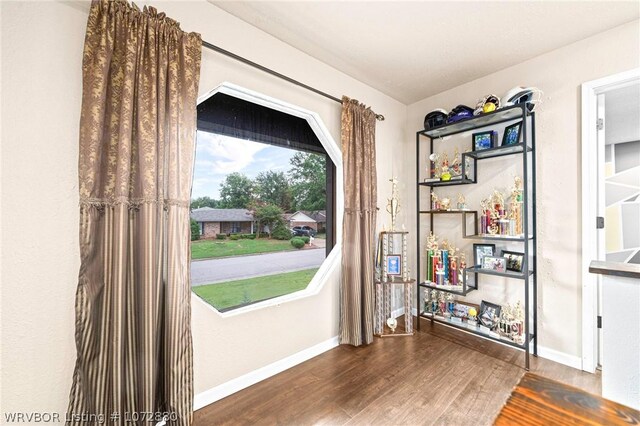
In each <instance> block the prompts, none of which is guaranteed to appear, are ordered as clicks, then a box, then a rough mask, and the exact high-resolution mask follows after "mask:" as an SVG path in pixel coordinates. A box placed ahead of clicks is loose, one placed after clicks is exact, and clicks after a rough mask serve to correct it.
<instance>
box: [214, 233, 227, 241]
mask: <svg viewBox="0 0 640 426" xmlns="http://www.w3.org/2000/svg"><path fill="white" fill-rule="evenodd" d="M216 238H217V239H219V240H226V239H227V236H226V235H224V234H218V235H216Z"/></svg>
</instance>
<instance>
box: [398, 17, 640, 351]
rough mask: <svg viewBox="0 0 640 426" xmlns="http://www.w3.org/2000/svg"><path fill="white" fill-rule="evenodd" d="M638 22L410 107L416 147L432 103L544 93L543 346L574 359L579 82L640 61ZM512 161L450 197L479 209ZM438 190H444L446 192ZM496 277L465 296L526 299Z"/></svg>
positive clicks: (507, 180)
mask: <svg viewBox="0 0 640 426" xmlns="http://www.w3.org/2000/svg"><path fill="white" fill-rule="evenodd" d="M639 22H640V21H635V22H632V23H629V24H626V25H623V26H620V27H617V28H614V29H612V30H610V31H607V32H604V33H601V34H598V35H596V36H593V37H590V38H588V39H585V40H582V41H579V42H577V43H574V44H571V45H569V46H566V47H563V48H561V49H558V50H555V51H552V52H549V53H546V54H544V55H541V56H538V57H536V58H534V59H531V60H529V61H526V62H524V63H522V64H519V65H516V66H513V67H510V68H507V69H505V70H502V71H499V72H497V73H494V74H492V75H489V76H486V77H483V78H480V79H478V80H475V81H472V82H469V83H466V84H464V85H461V86H458V87H456V88H453V89H451V90H447V91H445V92H443V93H440V94H438V95H435V96H432V97H429V98H427V99H424V100H422V101H420V102H417V103H415V104H412V105H410V106H409V108H408V119H407V130H408V133H409V135H408V136H407V142H406V144H407V147H414V146H415V131H418V130H420V129H421V128H423V119H424V116H425V114H426V113H427V112H429V111H431V110H433V109H435V108H438V107H441V108H445V109H447V110H449V109H451V108H452V107H454V106H455V105H457V104H466V105H469V106H472V107H473V106H475V103H476V100H477V99H478V98H480V97H482V96H483V95H486V94H489V93H494V94H496V95H498V96H501V95H502V94H503V93H505V92H506V91H507V90H508V89H510V88H511V87H513V86H518V85H531V86H537V87H539V88H540V89H542V90H543V91H544V102H543V104H542V105H541V106H540V108H539V109H538V110H537V113H536V124H537V127H536V136H537V137H536V141H537V147H538V149H537V151H538V152H537V156H536V158H537V162H538V182H537V207H538V238H539V240H538V255H539V256H538V268H539V271H538V283H539V284H538V288H539V298H538V307H539V322H538V327H539V334H540V341H539V344H540V345H542V346H544V347H547V348H550V349H552V350H556V351H560V352H562V353H563V354H567V355H570V356H574V357H580V356H581V333H582V329H581V327H582V325H581V321H580V318H581V303H582V302H581V283H580V276H581V273H582V271H581V270H580V265H581V257H580V252H581V226H582V225H581V214H582V213H581V197H580V191H581V173H582V170H581V166H580V161H581V160H580V159H581V141H580V125H581V120H580V111H581V110H580V109H581V99H580V85H581V84H582V83H583V82H586V81H589V80H593V79H596V78H599V77H604V76H607V75H610V74H614V73H618V72H622V71H626V70H629V69H631V68H634V67H638V66H639V62H640V53H639V49H640V39H639V35H640V25H639ZM426 77H428V75H427V76H426ZM468 137H470V135H468ZM500 137H501V136H500ZM407 152H409V153H410V154H411V155H410V156H409V157H410V159H409V160H408V161H411V162H412V164H413V162H414V161H415V151H414V150H411V149H408V150H407ZM449 155H451V153H450V154H449ZM422 161H423V162H424V159H422ZM511 163H512V160H509V159H502V160H501V159H495V160H487V161H484V162H481V163H479V164H480V165H479V169H480V173H479V176H478V181H479V182H480V183H479V184H478V185H473V186H470V187H457V188H456V189H455V191H454V192H452V194H454V193H457V192H458V191H459V190H460V189H461V188H462V189H463V190H464V191H465V192H466V193H467V194H468V197H467V198H468V201H470V205H471V208H472V209H474V208H476V207H477V206H478V201H479V200H480V198H482V197H485V196H486V195H488V194H489V193H490V191H491V190H492V189H493V187H497V188H500V189H502V190H503V191H504V190H505V189H506V188H507V187H509V186H512V182H513V177H512V176H513V174H514V173H515V172H516V168H514V167H513V165H512V164H511ZM518 170H519V166H518ZM413 180H414V181H415V178H414V179H413ZM412 189H413V188H412ZM424 191H425V192H424V194H427V192H426V191H427V190H426V189H425V190H424ZM438 192H439V193H442V194H444V193H445V190H441V191H438ZM407 197H408V198H407V199H408V200H411V201H413V202H412V205H411V207H410V209H411V211H414V208H415V201H414V200H413V199H411V198H409V194H408V195H407ZM454 199H455V198H454ZM425 224H426V222H425ZM425 229H426V228H425ZM466 244H468V245H467V247H468V249H467V255H470V254H471V244H470V243H469V242H468V241H467V242H466ZM511 247H512V248H514V249H515V248H516V247H518V246H517V245H516V246H511ZM520 247H522V245H520ZM491 281H492V280H489V279H483V280H482V282H481V290H480V291H477V292H473V293H471V294H470V297H469V298H468V299H467V300H470V301H474V302H478V301H480V300H481V299H483V298H484V299H486V300H490V301H495V302H498V303H502V302H505V301H509V300H510V301H511V302H513V300H514V298H520V299H521V300H522V297H523V296H522V294H523V293H522V291H521V290H520V289H521V288H522V286H521V285H519V282H517V281H509V282H508V284H510V285H509V286H506V285H505V283H502V282H496V283H495V284H494V285H492V284H489V283H490V282H491ZM516 284H518V285H516Z"/></svg>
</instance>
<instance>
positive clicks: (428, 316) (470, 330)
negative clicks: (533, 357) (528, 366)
mask: <svg viewBox="0 0 640 426" xmlns="http://www.w3.org/2000/svg"><path fill="white" fill-rule="evenodd" d="M420 317H421V318H426V319H429V320H433V321H435V322H438V323H440V324H445V325H447V326H450V327H454V328H457V329H459V330H463V331H466V332H468V333H471V334H474V335H476V336H481V337H484V338H486V339H490V340H494V341H496V342H500V343H504V344H505V345H508V346H512V347H514V348H516V349H520V350H523V351H525V350H527V346H528V345H527V343H525V344H523V345H519V344H517V343H516V342H514V341H513V340H506V339H501V338H499V337H495V336H492V335H490V334H487V333H483V332H482V331H480V326H476V327H475V328H470V327H468V326H467V324H465V323H462V324H459V323H457V322H454V321H451V320H450V319H447V318H444V319H441V318H438V317H436V316H433V314H431V313H428V312H420ZM533 339H535V335H534V334H530V335H529V341H530V342H531V341H533Z"/></svg>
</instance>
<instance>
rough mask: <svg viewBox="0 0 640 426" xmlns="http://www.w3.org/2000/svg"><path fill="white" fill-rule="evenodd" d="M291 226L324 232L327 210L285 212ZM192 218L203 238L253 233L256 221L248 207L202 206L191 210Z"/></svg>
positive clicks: (285, 218)
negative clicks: (221, 207)
mask: <svg viewBox="0 0 640 426" xmlns="http://www.w3.org/2000/svg"><path fill="white" fill-rule="evenodd" d="M283 218H284V220H285V222H286V223H287V226H288V227H289V228H293V227H294V226H310V227H311V228H313V229H315V230H316V231H317V232H324V231H325V229H326V226H327V217H326V211H324V210H316V211H306V210H304V211H303V210H299V211H297V212H294V213H290V214H289V213H286V214H284V217H283ZM191 219H193V220H195V221H196V222H198V226H199V227H200V235H201V236H202V237H203V238H215V237H216V236H217V235H218V234H225V235H229V234H253V233H254V232H255V230H256V223H255V220H254V218H253V213H252V212H251V211H250V210H247V209H214V208H211V207H201V208H199V209H194V210H192V211H191Z"/></svg>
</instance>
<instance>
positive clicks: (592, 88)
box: [581, 68, 640, 373]
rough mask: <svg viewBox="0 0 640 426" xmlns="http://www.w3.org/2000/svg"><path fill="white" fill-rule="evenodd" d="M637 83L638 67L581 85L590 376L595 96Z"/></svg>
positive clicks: (594, 310)
mask: <svg viewBox="0 0 640 426" xmlns="http://www.w3.org/2000/svg"><path fill="white" fill-rule="evenodd" d="M638 80H640V68H635V69H632V70H629V71H625V72H622V73H619V74H614V75H610V76H608V77H604V78H600V79H598V80H592V81H589V82H586V83H583V84H582V268H581V270H582V369H583V370H584V371H588V372H590V373H593V372H594V371H595V369H596V366H597V362H598V345H597V342H598V340H597V333H598V328H597V315H598V295H597V291H598V286H597V276H596V275H594V274H590V273H589V263H591V261H592V260H596V259H597V258H598V239H597V233H596V227H595V222H596V215H597V212H598V204H597V202H598V194H597V191H594V189H595V188H598V178H597V175H598V174H597V170H598V156H597V150H598V135H597V129H596V116H597V115H596V114H597V110H596V108H597V96H598V94H601V93H604V92H606V91H609V90H612V89H617V88H620V87H624V86H627V85H630V84H634V83H635V82H637V81H638Z"/></svg>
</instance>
